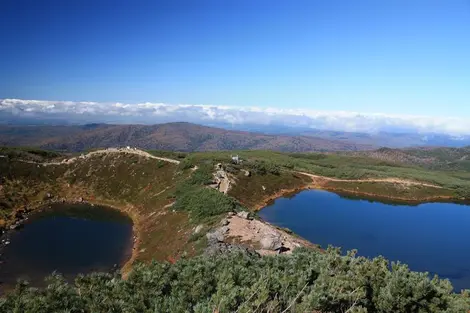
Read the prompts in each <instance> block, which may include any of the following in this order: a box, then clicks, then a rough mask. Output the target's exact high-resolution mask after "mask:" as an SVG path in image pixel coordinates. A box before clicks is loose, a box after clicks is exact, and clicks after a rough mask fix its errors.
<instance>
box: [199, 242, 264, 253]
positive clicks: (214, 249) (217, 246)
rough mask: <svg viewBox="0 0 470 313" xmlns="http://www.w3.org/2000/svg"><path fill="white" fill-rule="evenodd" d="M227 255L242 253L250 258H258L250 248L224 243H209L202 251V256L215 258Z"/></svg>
mask: <svg viewBox="0 0 470 313" xmlns="http://www.w3.org/2000/svg"><path fill="white" fill-rule="evenodd" d="M227 253H243V254H247V255H252V256H259V254H258V253H257V252H256V251H255V250H253V249H251V248H248V247H245V246H242V245H238V244H229V243H226V242H209V245H208V246H207V248H206V249H205V250H204V254H205V255H209V256H217V255H221V254H227Z"/></svg>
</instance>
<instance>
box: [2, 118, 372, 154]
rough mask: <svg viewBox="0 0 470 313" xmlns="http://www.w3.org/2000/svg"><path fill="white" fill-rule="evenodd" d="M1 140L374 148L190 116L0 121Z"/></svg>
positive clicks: (187, 147) (58, 146)
mask: <svg viewBox="0 0 470 313" xmlns="http://www.w3.org/2000/svg"><path fill="white" fill-rule="evenodd" d="M0 144H1V145H10V146H36V147H40V148H43V149H49V150H61V151H69V152H77V151H83V150H87V149H93V148H103V147H118V146H133V147H138V148H141V149H158V150H172V151H183V152H192V151H214V150H275V151H282V152H310V151H357V150H369V149H373V148H375V147H374V146H372V145H367V144H355V143H349V142H341V141H334V140H328V139H324V138H317V137H312V136H292V135H273V134H262V133H254V132H247V131H234V130H226V129H223V128H215V127H209V126H202V125H197V124H192V123H187V122H175V123H165V124H155V125H140V124H124V125H120V124H118V125H116V124H87V125H72V126H11V125H2V126H0Z"/></svg>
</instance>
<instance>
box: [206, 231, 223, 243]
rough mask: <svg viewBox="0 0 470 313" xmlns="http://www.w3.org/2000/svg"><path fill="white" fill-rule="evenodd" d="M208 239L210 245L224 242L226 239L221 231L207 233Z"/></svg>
mask: <svg viewBox="0 0 470 313" xmlns="http://www.w3.org/2000/svg"><path fill="white" fill-rule="evenodd" d="M206 237H207V241H208V242H209V243H216V242H224V238H225V236H224V234H223V233H221V232H220V231H219V230H216V231H213V232H211V233H207V234H206Z"/></svg>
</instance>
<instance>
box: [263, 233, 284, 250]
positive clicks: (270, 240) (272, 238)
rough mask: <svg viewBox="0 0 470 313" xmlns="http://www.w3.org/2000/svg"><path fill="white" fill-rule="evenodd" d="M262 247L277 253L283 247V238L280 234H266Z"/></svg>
mask: <svg viewBox="0 0 470 313" xmlns="http://www.w3.org/2000/svg"><path fill="white" fill-rule="evenodd" d="M260 244H261V247H262V248H263V249H265V250H272V251H276V250H279V249H281V248H282V247H283V244H282V238H281V235H280V234H275V233H272V234H266V235H265V236H264V237H263V238H261V240H260Z"/></svg>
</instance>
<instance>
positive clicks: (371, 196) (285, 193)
mask: <svg viewBox="0 0 470 313" xmlns="http://www.w3.org/2000/svg"><path fill="white" fill-rule="evenodd" d="M377 184H380V183H377ZM304 190H324V191H330V192H334V193H337V194H340V195H344V196H354V197H358V198H365V199H364V200H372V201H373V200H376V201H379V202H380V201H381V200H383V201H384V202H396V203H398V204H405V205H418V204H424V203H430V202H450V203H461V204H469V203H470V200H468V199H459V198H457V197H453V196H442V195H436V196H429V197H421V198H410V197H400V196H393V195H383V194H376V193H372V192H366V191H357V190H351V189H346V188H338V187H328V186H323V185H319V184H315V183H310V184H307V185H306V186H304V187H299V188H292V189H281V190H279V191H277V192H275V193H273V194H270V195H266V196H265V197H263V198H262V199H261V200H260V201H258V202H257V204H256V205H254V207H253V208H252V209H253V210H254V211H255V212H256V211H260V210H261V209H263V208H264V207H266V206H268V205H271V204H273V203H274V201H275V200H276V199H279V198H285V197H291V196H295V195H296V194H298V193H300V192H302V191H304Z"/></svg>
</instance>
